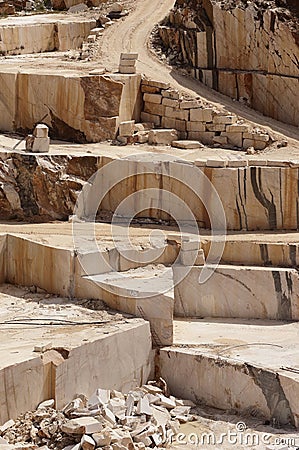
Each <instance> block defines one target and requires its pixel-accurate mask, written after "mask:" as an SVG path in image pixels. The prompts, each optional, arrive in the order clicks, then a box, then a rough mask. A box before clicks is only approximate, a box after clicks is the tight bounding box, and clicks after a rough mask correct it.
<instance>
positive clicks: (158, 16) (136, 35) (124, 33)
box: [97, 0, 299, 145]
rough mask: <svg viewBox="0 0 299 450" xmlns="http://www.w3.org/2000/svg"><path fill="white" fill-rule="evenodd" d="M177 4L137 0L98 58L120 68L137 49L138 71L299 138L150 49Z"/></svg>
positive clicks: (110, 67) (104, 42) (102, 43)
mask: <svg viewBox="0 0 299 450" xmlns="http://www.w3.org/2000/svg"><path fill="white" fill-rule="evenodd" d="M174 3H175V0H136V3H135V7H134V9H133V11H132V12H131V13H130V14H129V15H128V16H127V17H126V18H125V19H123V20H122V21H118V22H116V23H115V24H114V25H112V26H111V27H110V28H109V29H107V30H106V31H105V33H104V35H103V38H102V40H101V41H100V47H99V51H98V55H97V58H100V59H101V63H102V64H103V65H104V66H105V67H106V68H107V69H108V70H116V69H117V67H118V62H119V55H120V53H121V52H136V53H138V55H139V57H138V64H137V70H138V72H141V73H143V74H145V75H146V76H148V77H149V78H152V79H155V80H160V81H165V82H170V83H171V86H172V87H174V88H175V89H178V90H179V91H181V92H185V93H186V94H188V95H190V96H201V97H202V98H203V99H204V100H206V101H208V102H211V103H214V104H216V105H217V106H219V107H225V108H227V109H228V110H230V111H232V112H234V113H235V114H238V115H239V116H240V117H242V118H244V119H246V120H249V121H251V122H253V123H254V124H256V125H259V126H264V127H267V128H268V129H269V131H275V132H276V133H279V134H282V135H284V136H287V137H288V138H290V139H295V140H298V139H299V132H298V129H297V128H296V127H293V126H290V125H287V124H283V123H281V122H278V121H276V120H274V119H271V118H269V117H265V116H263V115H262V114H261V113H258V112H256V111H254V110H252V109H250V108H248V107H246V106H245V105H242V104H240V103H238V102H234V101H233V100H231V99H230V98H229V97H226V96H224V95H222V94H219V93H217V92H216V91H213V90H211V89H209V88H208V87H206V86H205V85H203V84H202V83H200V82H199V81H197V80H194V79H192V78H190V77H187V76H184V75H182V74H181V73H179V71H177V70H175V69H173V68H172V67H170V66H169V65H167V64H166V63H163V62H162V61H160V60H159V59H158V58H157V57H156V55H155V54H154V52H153V51H152V50H151V49H150V46H149V37H150V34H151V32H152V30H153V28H154V26H155V25H156V24H157V23H158V22H160V21H161V20H162V19H163V18H164V17H165V16H166V15H167V14H168V12H169V11H170V9H171V8H172V7H173V6H174ZM290 144H291V142H290ZM294 144H296V143H295V142H294ZM297 145H298V143H297Z"/></svg>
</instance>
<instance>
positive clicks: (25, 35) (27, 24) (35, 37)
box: [0, 15, 96, 55]
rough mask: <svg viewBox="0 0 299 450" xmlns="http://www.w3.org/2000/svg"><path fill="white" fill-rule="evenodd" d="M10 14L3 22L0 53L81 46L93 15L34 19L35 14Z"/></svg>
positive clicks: (8, 53) (60, 49)
mask: <svg viewBox="0 0 299 450" xmlns="http://www.w3.org/2000/svg"><path fill="white" fill-rule="evenodd" d="M28 17H29V18H26V17H25V18H24V17H16V18H8V19H4V20H3V21H1V24H0V54H2V55H21V54H27V53H41V52H50V51H53V50H59V51H66V50H71V49H77V48H80V47H81V45H82V43H83V41H84V39H86V38H87V36H88V35H89V32H90V30H91V29H92V28H94V27H95V26H96V21H95V20H94V19H84V18H82V17H81V18H80V19H77V18H75V19H74V18H72V19H68V18H61V20H57V18H56V19H55V18H53V17H51V16H47V15H44V16H42V17H41V18H39V21H37V20H36V21H35V20H34V19H32V17H30V16H28Z"/></svg>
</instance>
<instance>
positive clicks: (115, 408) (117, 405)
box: [108, 398, 127, 419]
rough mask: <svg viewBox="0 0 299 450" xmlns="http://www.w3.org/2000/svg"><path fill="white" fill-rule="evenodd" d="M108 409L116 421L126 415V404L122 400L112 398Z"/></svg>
mask: <svg viewBox="0 0 299 450" xmlns="http://www.w3.org/2000/svg"><path fill="white" fill-rule="evenodd" d="M108 408H109V409H110V410H111V411H112V412H113V414H114V415H115V416H116V417H117V418H118V419H123V418H124V417H125V415H126V410H127V406H126V402H125V400H124V399H122V398H113V399H111V400H110V401H109V403H108Z"/></svg>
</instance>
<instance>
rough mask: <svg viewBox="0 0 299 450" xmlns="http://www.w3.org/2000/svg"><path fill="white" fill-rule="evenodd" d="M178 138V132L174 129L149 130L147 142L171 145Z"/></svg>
mask: <svg viewBox="0 0 299 450" xmlns="http://www.w3.org/2000/svg"><path fill="white" fill-rule="evenodd" d="M177 139H178V132H177V131H176V130H175V129H161V130H150V132H149V134H148V142H149V144H150V145H159V144H160V145H171V143H172V142H173V141H175V140H177Z"/></svg>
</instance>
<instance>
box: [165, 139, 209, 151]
mask: <svg viewBox="0 0 299 450" xmlns="http://www.w3.org/2000/svg"><path fill="white" fill-rule="evenodd" d="M171 145H172V147H176V148H181V149H183V150H191V149H195V148H203V147H204V145H203V144H202V143H201V142H199V141H183V140H181V141H173V142H172V144H171Z"/></svg>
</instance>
